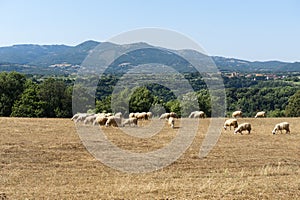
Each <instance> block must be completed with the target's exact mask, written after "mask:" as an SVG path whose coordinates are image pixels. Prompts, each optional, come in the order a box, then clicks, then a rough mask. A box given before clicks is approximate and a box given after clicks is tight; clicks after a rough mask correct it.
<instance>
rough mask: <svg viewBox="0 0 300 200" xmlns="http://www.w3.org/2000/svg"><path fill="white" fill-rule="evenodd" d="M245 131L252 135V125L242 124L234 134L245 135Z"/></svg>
mask: <svg viewBox="0 0 300 200" xmlns="http://www.w3.org/2000/svg"><path fill="white" fill-rule="evenodd" d="M243 131H248V134H250V132H251V124H249V123H243V124H240V125H239V126H238V127H237V128H236V129H235V130H234V134H237V133H241V134H243V133H242V132H243Z"/></svg>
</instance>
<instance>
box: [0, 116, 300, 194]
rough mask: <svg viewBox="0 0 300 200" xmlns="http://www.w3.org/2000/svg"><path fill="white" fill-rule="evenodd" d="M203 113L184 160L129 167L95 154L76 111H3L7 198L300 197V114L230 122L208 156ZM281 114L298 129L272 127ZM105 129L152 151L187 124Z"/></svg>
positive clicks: (1, 190)
mask: <svg viewBox="0 0 300 200" xmlns="http://www.w3.org/2000/svg"><path fill="white" fill-rule="evenodd" d="M185 120H188V119H185ZM200 121H201V122H200V128H199V131H198V133H197V135H196V138H195V139H194V141H193V143H192V145H191V146H190V148H189V149H188V150H187V151H186V152H185V153H184V154H183V155H182V156H181V157H180V158H179V159H178V160H177V161H175V162H174V163H172V164H171V165H169V166H167V167H165V168H163V169H160V170H157V171H155V172H150V173H141V174H139V173H138V174H130V173H125V172H120V171H117V170H115V169H112V168H109V167H107V166H105V165H104V164H102V163H101V162H99V161H97V160H96V159H95V158H93V156H91V155H90V154H89V153H88V151H87V150H86V148H85V147H84V145H83V144H82V142H81V140H80V139H79V136H78V134H77V132H76V129H75V126H74V123H73V122H72V121H71V120H70V119H28V118H0V124H1V125H0V138H1V139H0V155H1V156H0V168H1V171H0V199H1V196H2V197H4V196H6V198H7V199H299V198H300V123H299V122H300V120H299V118H284V119H283V118H272V119H271V118H267V119H250V118H248V119H247V118H244V119H239V122H240V123H241V122H250V123H251V124H252V126H253V131H252V132H251V134H250V135H248V134H246V133H245V134H243V135H240V134H237V135H234V134H233V131H229V130H227V131H224V130H223V131H222V134H221V136H220V139H219V140H218V142H217V144H216V146H215V147H214V148H213V149H212V150H211V151H210V153H209V154H208V156H207V157H205V158H203V159H200V158H199V157H198V154H199V149H200V146H201V143H202V141H203V138H204V137H205V134H206V130H207V128H208V125H209V119H202V120H200ZM282 121H288V122H289V123H290V125H291V134H288V135H286V134H280V133H279V134H276V135H272V134H271V131H272V129H273V127H274V125H275V124H276V123H278V122H282ZM144 123H145V122H144ZM175 126H176V124H175ZM104 129H105V133H106V135H107V137H108V138H109V139H110V140H111V141H112V142H113V143H115V144H117V145H118V146H119V147H121V148H123V149H127V150H130V151H136V152H147V151H152V150H154V149H159V148H161V147H162V146H164V145H166V144H167V143H168V142H170V140H171V139H172V138H173V137H174V135H175V134H176V131H178V130H179V129H180V128H179V129H178V128H177V129H171V128H170V127H164V128H163V129H162V131H161V133H159V134H157V135H155V136H153V137H151V138H149V139H134V138H131V137H130V136H128V135H126V134H121V133H119V132H118V129H116V128H112V127H108V128H104ZM128 129H132V130H134V131H138V130H139V127H136V128H134V127H128Z"/></svg>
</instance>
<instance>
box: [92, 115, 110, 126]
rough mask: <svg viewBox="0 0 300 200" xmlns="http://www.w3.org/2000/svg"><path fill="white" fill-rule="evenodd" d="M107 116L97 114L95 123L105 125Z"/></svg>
mask: <svg viewBox="0 0 300 200" xmlns="http://www.w3.org/2000/svg"><path fill="white" fill-rule="evenodd" d="M107 119H108V118H107V117H105V114H103V113H100V114H98V115H97V117H96V119H95V120H94V123H93V125H96V124H99V126H104V125H105V124H106V121H107Z"/></svg>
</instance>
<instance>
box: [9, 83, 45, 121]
mask: <svg viewBox="0 0 300 200" xmlns="http://www.w3.org/2000/svg"><path fill="white" fill-rule="evenodd" d="M38 92H39V87H38V85H37V84H35V83H33V82H32V81H31V80H28V81H27V82H26V89H25V90H24V92H23V93H22V95H21V97H20V99H19V100H17V101H15V103H14V106H13V107H12V113H11V116H12V117H43V116H44V115H45V106H46V102H45V101H41V100H40V99H39V97H38Z"/></svg>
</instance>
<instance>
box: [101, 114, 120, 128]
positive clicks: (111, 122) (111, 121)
mask: <svg viewBox="0 0 300 200" xmlns="http://www.w3.org/2000/svg"><path fill="white" fill-rule="evenodd" d="M121 120H122V119H121V118H119V117H115V116H109V117H108V118H107V121H106V123H105V126H118V125H119V124H121Z"/></svg>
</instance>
